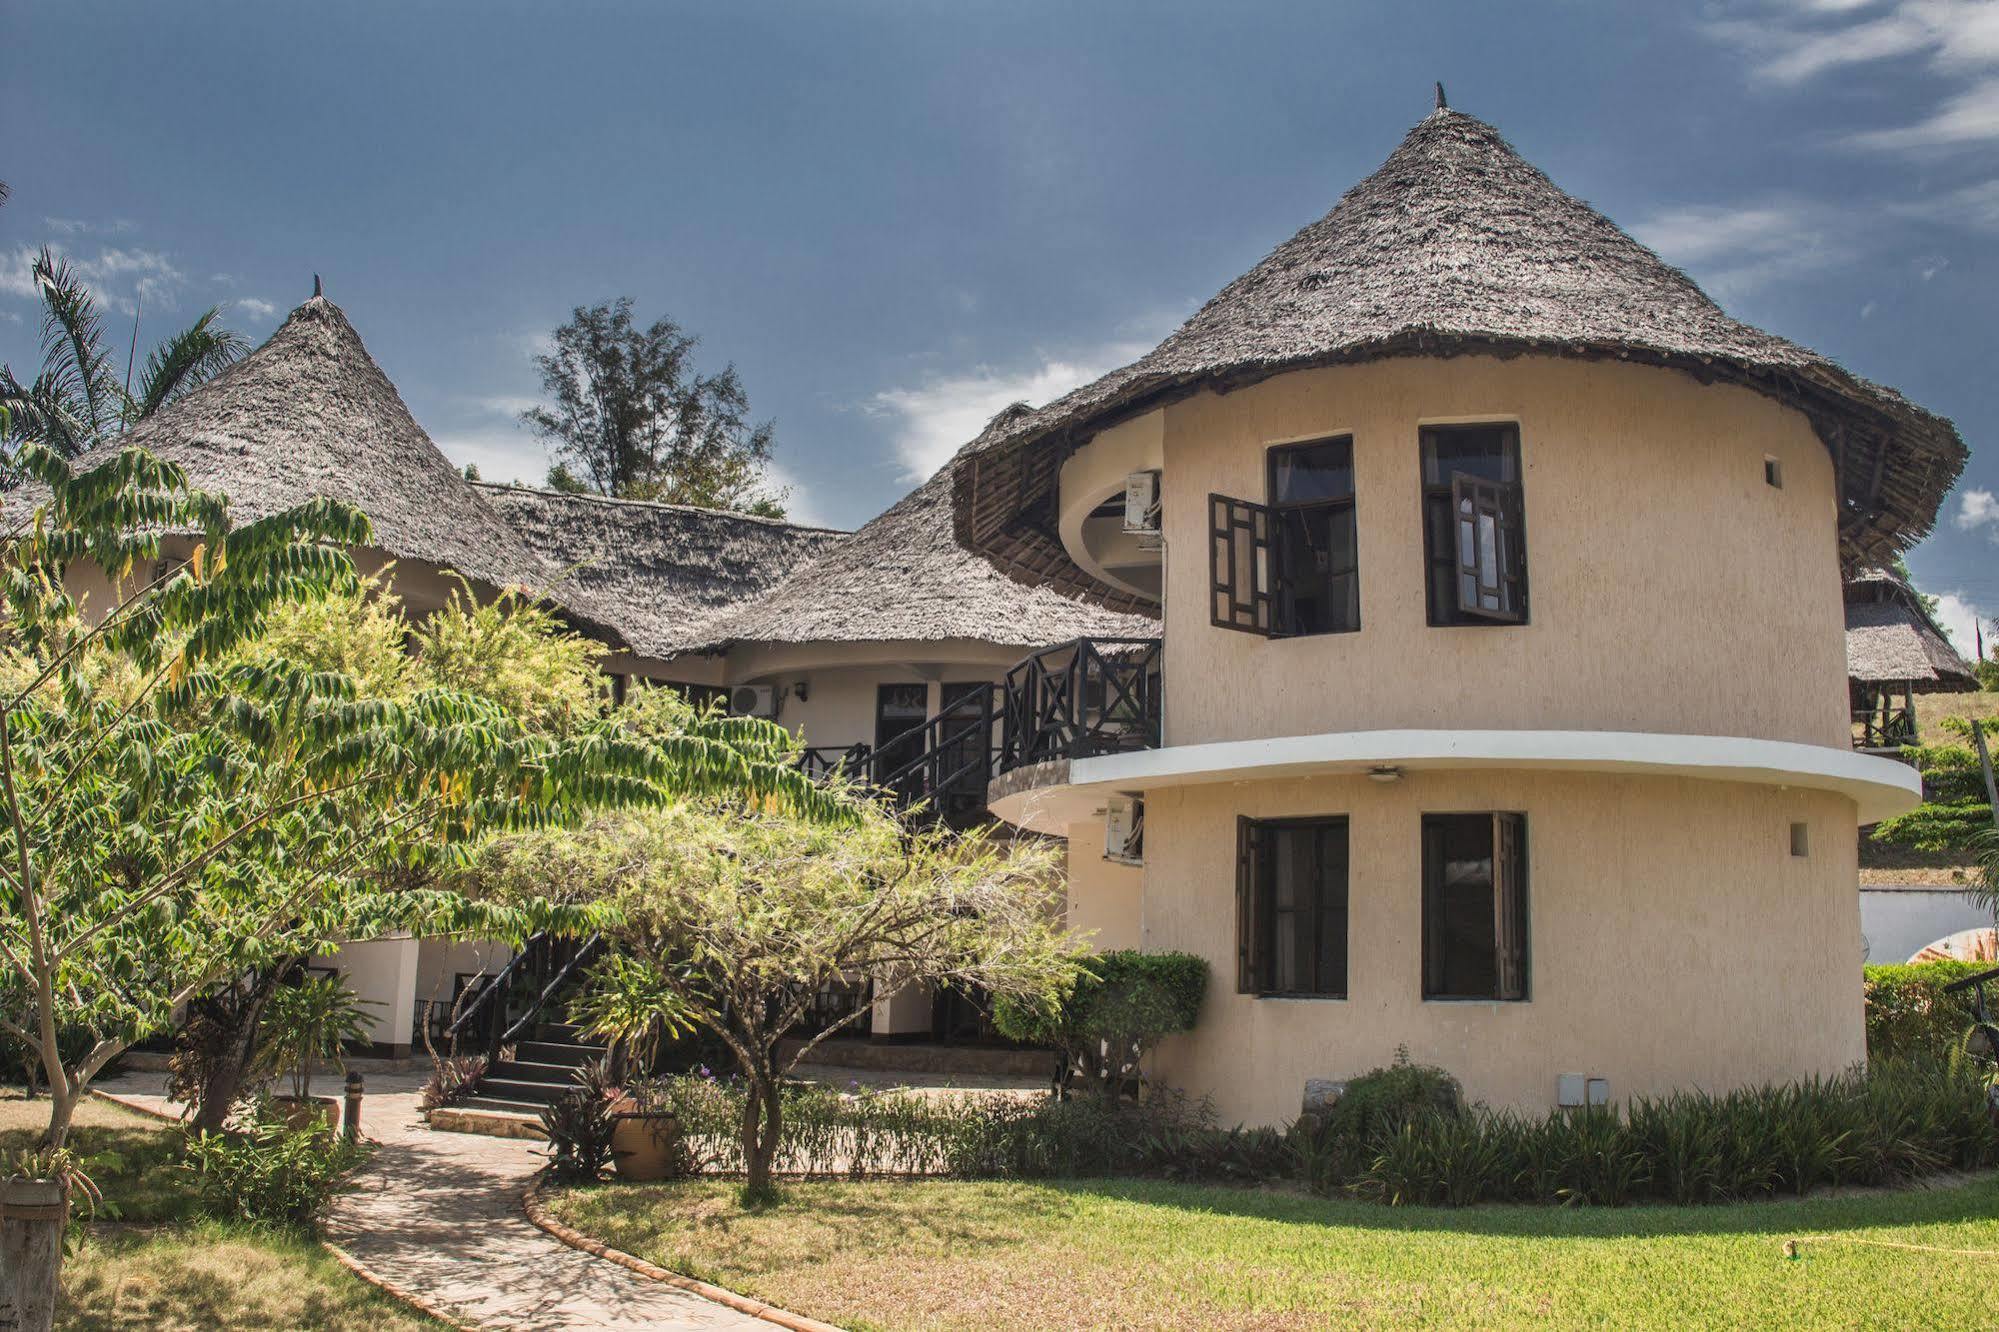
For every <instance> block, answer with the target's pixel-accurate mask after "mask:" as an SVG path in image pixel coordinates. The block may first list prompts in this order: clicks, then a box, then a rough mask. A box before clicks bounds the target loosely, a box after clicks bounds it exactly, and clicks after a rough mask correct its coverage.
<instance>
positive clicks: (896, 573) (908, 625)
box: [701, 464, 1159, 651]
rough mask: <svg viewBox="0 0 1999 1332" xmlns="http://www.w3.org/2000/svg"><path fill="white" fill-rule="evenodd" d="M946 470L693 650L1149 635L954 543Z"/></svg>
mask: <svg viewBox="0 0 1999 1332" xmlns="http://www.w3.org/2000/svg"><path fill="white" fill-rule="evenodd" d="M954 466H955V464H951V465H947V466H946V467H944V469H943V470H941V471H939V472H938V473H937V475H936V476H934V477H932V478H930V480H929V481H927V482H925V483H924V484H923V485H922V486H920V487H918V488H917V489H916V490H915V491H914V492H912V493H911V494H909V495H907V496H905V497H904V498H903V499H902V500H901V502H899V503H897V504H896V505H895V506H894V507H893V508H891V509H889V510H888V512H886V513H884V514H882V515H881V516H880V517H879V518H876V519H875V520H874V521H872V522H870V523H868V524H867V525H866V526H864V527H862V528H861V530H860V531H858V532H856V533H854V535H853V536H852V537H851V538H849V539H848V540H847V541H846V542H844V543H842V544H840V545H838V546H835V547H833V548H832V549H831V550H829V551H827V552H826V553H825V554H823V555H821V556H820V558H819V559H818V560H816V561H815V562H814V563H812V564H809V565H807V566H806V567H804V568H803V569H801V570H799V571H798V572H797V573H794V574H793V575H791V577H789V578H787V579H785V580H784V582H782V583H780V584H778V585H777V586H776V587H775V588H773V589H771V590H770V591H769V592H767V593H765V594H764V595H763V596H760V597H758V598H756V599H755V600H753V601H750V602H748V603H747V604H745V605H744V606H742V607H741V608H739V609H737V610H734V611H730V612H725V613H724V614H722V615H721V616H720V617H718V618H717V619H715V620H714V621H712V622H711V623H710V624H709V625H708V626H707V630H706V636H707V637H708V639H709V641H708V642H707V643H705V644H703V645H701V646H702V647H703V648H704V649H705V650H708V651H720V650H722V649H725V648H727V647H728V646H730V645H731V644H734V643H854V642H911V641H936V640H939V639H951V638H968V639H976V640H978V641H981V642H986V643H997V644H1001V645H1003V646H1009V647H1040V646H1043V645H1044V644H1048V643H1059V642H1063V641H1065V640H1068V639H1071V638H1082V637H1090V636H1095V637H1141V636H1151V635H1155V634H1157V633H1158V632H1159V622H1158V621H1157V620H1155V619H1152V618H1150V617H1148V616H1145V615H1132V614H1120V613H1118V612H1116V611H1111V610H1106V609H1103V608H1101V607H1098V606H1095V605H1091V604H1088V603H1086V602H1083V601H1080V600H1077V599H1076V598H1073V597H1069V596H1064V595H1062V594H1061V593H1059V592H1057V591H1055V590H1054V589H1052V588H1045V587H1043V588H1032V589H1029V588H1023V587H1022V586H1021V585H1020V584H1019V583H1017V582H1014V581H1013V580H1011V579H1009V578H1007V577H1006V576H1005V575H1004V574H1002V573H1000V571H999V570H997V569H995V568H994V567H993V566H992V564H991V563H989V562H988V561H986V560H985V559H983V558H981V557H980V556H978V555H975V554H973V553H972V552H971V551H969V550H966V549H965V548H964V547H963V546H961V545H959V544H958V542H957V540H956V539H955V537H954V536H953V533H952V528H951V482H952V468H953V467H954ZM1134 604H1136V603H1134Z"/></svg>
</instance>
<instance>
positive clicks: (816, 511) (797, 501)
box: [764, 462, 840, 527]
mask: <svg viewBox="0 0 1999 1332" xmlns="http://www.w3.org/2000/svg"><path fill="white" fill-rule="evenodd" d="M764 479H765V480H766V481H767V482H768V483H769V485H770V488H771V489H772V490H781V491H784V492H785V496H784V516H785V520H786V521H787V522H794V523H798V524H801V525H802V526H805V527H838V526H839V525H840V524H838V523H836V522H833V521H832V520H831V519H830V518H828V517H827V516H826V514H825V511H824V510H822V509H820V508H819V506H818V504H817V503H816V502H815V501H814V500H813V498H812V491H811V489H810V488H809V487H808V486H807V485H806V484H805V483H804V482H803V481H802V480H800V479H799V477H798V474H797V473H795V472H793V471H792V470H791V469H790V468H788V467H786V466H784V464H782V463H775V462H774V463H772V464H771V465H770V466H769V467H767V468H765V469H764Z"/></svg>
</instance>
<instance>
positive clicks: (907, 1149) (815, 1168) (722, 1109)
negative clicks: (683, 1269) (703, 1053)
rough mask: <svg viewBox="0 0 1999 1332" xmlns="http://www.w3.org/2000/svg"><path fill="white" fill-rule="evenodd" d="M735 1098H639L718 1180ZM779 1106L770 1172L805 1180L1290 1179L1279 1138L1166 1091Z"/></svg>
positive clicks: (656, 1086)
mask: <svg viewBox="0 0 1999 1332" xmlns="http://www.w3.org/2000/svg"><path fill="white" fill-rule="evenodd" d="M743 1096H744V1091H743V1084H742V1083H741V1082H740V1081H738V1080H736V1079H733V1078H715V1077H704V1076H700V1075H690V1076H681V1077H672V1078H664V1079H660V1080H658V1081H657V1082H655V1083H652V1084H650V1085H649V1086H648V1087H647V1088H645V1089H644V1091H643V1093H642V1099H644V1100H645V1101H646V1102H648V1103H649V1104H657V1105H661V1106H663V1107H665V1108H668V1109H671V1110H672V1111H673V1113H674V1114H675V1116H676V1117H677V1118H678V1120H679V1122H680V1126H681V1129H682V1132H683V1133H684V1134H685V1136H686V1140H687V1142H688V1144H689V1149H690V1153H691V1162H692V1165H693V1168H694V1169H695V1170H697V1171H700V1172H707V1173H719V1174H740V1173H742V1171H743V1168H744V1166H743V1159H742V1147H741V1144H740V1142H739V1141H738V1134H737V1127H738V1125H739V1124H740V1122H741V1119H742V1113H743ZM783 1106H784V1119H783V1132H782V1135H781V1138H780V1142H779V1146H778V1152H777V1169H778V1170H779V1171H782V1172H785V1173H788V1174H792V1175H796V1176H800V1177H804V1178H809V1179H814V1178H816V1179H825V1178H853V1179H859V1178H868V1177H878V1176H896V1175H914V1174H925V1175H930V1174H943V1175H958V1176H966V1177H974V1178H1000V1179H1045V1178H1076V1177H1088V1176H1102V1175H1163V1176H1167V1177H1171V1178H1182V1179H1217V1180H1237V1181H1241V1182H1251V1181H1254V1180H1259V1179H1267V1178H1272V1177H1274V1176H1279V1175H1283V1174H1288V1173H1289V1169H1290V1149H1289V1146H1288V1144H1287V1143H1286V1140H1285V1137H1284V1135H1283V1134H1282V1133H1280V1132H1278V1131H1276V1130H1272V1129H1242V1128H1236V1129H1230V1130H1222V1129H1219V1128H1217V1127H1216V1126H1215V1123H1214V1115H1213V1113H1212V1111H1211V1110H1210V1108H1209V1107H1208V1106H1207V1105H1206V1104H1205V1103H1204V1102H1198V1101H1190V1100H1188V1099H1187V1098H1186V1097H1184V1096H1181V1095H1178V1094H1176V1093H1171V1092H1160V1093H1156V1094H1154V1095H1151V1096H1149V1097H1147V1098H1146V1099H1145V1100H1142V1101H1132V1100H1127V1099H1123V1098H1118V1097H1098V1096H1089V1097H1078V1098H1075V1099H1073V1100H1056V1099H1054V1098H1052V1097H1037V1098H1032V1099H1023V1098H1021V1097H1018V1096H1014V1095H1009V1094H1004V1093H995V1094H991V1095H983V1096H962V1097H952V1098H949V1099H936V1098H930V1097H924V1096H920V1095H911V1094H909V1093H906V1092H897V1091H888V1092H868V1091H864V1090H862V1089H861V1088H859V1087H852V1088H850V1089H849V1090H848V1091H846V1092H844V1093H843V1092H840V1091H838V1090H836V1089H833V1088H829V1087H825V1086H819V1085H812V1084H797V1083H789V1084H786V1086H785V1088H784V1099H783Z"/></svg>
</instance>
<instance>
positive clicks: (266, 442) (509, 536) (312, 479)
mask: <svg viewBox="0 0 1999 1332" xmlns="http://www.w3.org/2000/svg"><path fill="white" fill-rule="evenodd" d="M130 447H138V448H143V449H146V450H148V451H149V452H151V453H153V454H155V455H156V456H158V457H161V458H164V459H167V460H169V461H171V462H174V463H177V464H179V465H180V466H181V467H182V468H183V469H184V470H185V471H186V472H187V475H188V480H189V483H190V484H191V485H194V486H196V487H198V488H200V489H203V490H212V491H217V492H220V493H222V494H225V495H227V496H228V497H229V508H230V513H231V515H232V517H234V519H235V520H236V521H237V522H239V523H240V522H246V521H249V520H252V519H255V518H259V517H263V516H265V515H267V514H271V513H276V512H278V511H280V510H282V509H286V508H289V507H291V506H293V505H296V504H301V503H304V502H305V501H307V500H310V499H313V498H316V497H321V496H324V497H327V498H331V499H339V500H345V501H347V502H349V503H351V504H354V505H356V506H357V507H359V508H360V509H361V511H362V512H364V513H366V514H367V515H368V518H369V520H370V521H371V522H372V523H373V524H374V529H375V545H376V546H378V547H379V548H381V549H382V550H383V551H385V552H387V553H388V554H389V555H392V556H394V557H395V558H396V559H398V560H406V561H410V560H414V561H422V562H424V563H427V564H432V565H436V566H438V567H440V568H445V569H451V570H455V571H456V572H458V573H459V574H462V575H463V576H465V577H467V578H470V579H473V580H475V581H477V582H480V583H484V584H487V585H489V586H490V587H493V588H505V587H509V586H515V585H521V586H527V587H532V588H536V589H541V590H545V591H546V595H547V596H548V597H549V599H550V600H551V601H553V602H554V603H556V604H557V605H558V606H559V607H560V608H561V609H562V610H564V611H566V612H568V613H569V614H570V615H571V616H572V617H573V618H575V619H577V620H580V621H582V622H583V623H584V624H586V625H588V626H590V627H591V628H593V629H596V630H598V631H600V632H606V633H608V634H610V635H614V636H621V634H620V630H619V627H618V623H617V615H616V611H615V608H614V607H609V606H603V605H599V604H598V603H597V602H596V601H595V599H593V598H592V597H591V596H590V595H589V593H588V592H587V591H585V590H584V589H582V588H578V587H554V588H550V586H549V585H550V584H551V583H553V582H554V581H555V580H556V571H555V570H554V569H553V568H552V567H551V566H548V565H545V564H544V563H543V562H542V561H541V560H540V559H538V558H536V556H535V555H534V553H533V552H532V551H530V550H529V549H528V547H527V545H526V543H525V542H523V541H522V540H521V538H520V536H519V535H518V534H516V533H515V531H514V530H513V528H511V527H509V526H508V525H507V523H506V522H505V521H504V520H502V518H501V517H500V515H499V514H498V513H497V512H496V511H495V510H494V509H493V507H492V506H491V505H489V504H487V503H486V502H485V500H484V499H483V498H481V496H480V495H479V493H478V492H477V491H476V490H474V489H473V487H472V485H471V483H469V482H467V481H466V480H465V478H464V477H463V476H462V475H461V474H460V473H459V471H458V469H457V468H456V467H454V466H452V464H451V462H450V460H449V459H447V458H446V457H445V456H444V455H443V454H442V453H440V452H439V451H438V448H437V446H436V445H435V444H433V443H432V442H431V440H430V436H428V435H426V434H425V433H424V431H423V427H421V426H419V425H418V424H417V423H416V419H415V418H414V417H412V416H411V415H410V412H409V408H408V407H406V406H405V405H404V404H403V400H402V395H401V394H399V393H397V392H396V386H395V385H394V384H392V383H390V382H389V377H388V376H387V375H385V374H383V373H382V369H381V367H380V366H378V365H376V364H375V361H374V358H373V357H371V356H369V355H368V349H367V348H366V347H364V346H363V345H362V343H361V337H360V335H359V334H357V333H356V332H355V331H354V326H353V325H352V324H350V323H348V322H347V316H346V315H345V314H343V313H342V312H341V310H340V307H339V306H337V305H335V304H333V302H331V301H329V300H327V299H326V298H325V297H324V296H314V297H313V298H312V299H310V300H308V301H307V302H306V303H305V304H303V305H301V306H299V307H298V308H297V309H296V310H293V311H292V312H291V316H290V317H289V318H287V319H286V320H285V322H284V323H283V325H281V326H280V327H279V328H278V330H277V332H275V333H273V334H272V335H271V337H270V339H269V340H268V341H267V342H265V343H264V344H263V345H262V346H260V347H258V348H257V349H256V350H255V351H253V352H251V353H250V354H249V355H248V356H246V357H244V358H243V359H242V360H241V361H238V362H237V363H236V364H235V365H233V366H231V367H229V369H227V370H225V371H223V372H222V373H221V374H219V375H217V376H216V377H215V378H214V379H212V380H210V381H209V382H208V383H206V384H204V385H202V386H201V387H200V388H198V389H196V390H195V391H194V392H192V393H190V394H188V395H187V396H186V397H184V398H182V399H180V400H179V401H178V402H175V403H172V404H170V405H169V406H166V407H163V408H161V409H160V410H159V411H158V412H156V413H155V414H154V415H152V416H151V417H149V418H147V419H146V420H145V421H142V422H140V423H139V424H138V425H136V426H134V427H133V428H132V429H130V430H128V431H127V432H125V434H123V435H122V436H120V437H119V438H118V439H117V440H116V441H115V442H113V443H111V444H107V445H105V446H104V448H103V449H101V450H99V451H98V454H102V455H108V454H109V453H110V452H112V451H114V450H117V449H124V448H130ZM95 460H96V457H95V456H93V455H86V456H85V457H84V458H82V459H80V460H79V462H78V464H77V465H78V466H79V467H88V466H90V465H91V464H92V463H93V462H94V461H95ZM24 494H25V492H24ZM26 498H28V499H29V500H30V501H32V498H33V497H32V495H31V494H26Z"/></svg>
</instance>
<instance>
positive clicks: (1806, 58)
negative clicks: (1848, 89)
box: [1703, 0, 1999, 151]
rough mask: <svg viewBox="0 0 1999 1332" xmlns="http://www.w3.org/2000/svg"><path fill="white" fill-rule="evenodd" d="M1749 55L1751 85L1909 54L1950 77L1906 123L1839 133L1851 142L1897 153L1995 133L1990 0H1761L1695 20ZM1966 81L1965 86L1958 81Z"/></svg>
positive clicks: (1998, 102) (1998, 109) (1997, 40)
mask: <svg viewBox="0 0 1999 1332" xmlns="http://www.w3.org/2000/svg"><path fill="white" fill-rule="evenodd" d="M1703 27H1704V30H1705V31H1706V33H1707V35H1708V36H1709V37H1710V38H1712V39H1714V40H1715V41H1717V42H1719V43H1721V44H1723V45H1725V46H1728V47H1732V48H1734V49H1735V50H1736V51H1738V52H1740V53H1742V54H1743V55H1744V56H1746V57H1747V58H1748V59H1749V61H1750V62H1751V63H1752V65H1753V67H1754V71H1755V76H1756V78H1757V80H1758V82H1759V83H1771V82H1774V83H1777V84H1781V85H1787V86H1796V85H1799V84H1802V83H1805V82H1807V81H1809V80H1811V79H1813V78H1816V77H1818V76H1820V75H1823V74H1827V73H1830V72H1835V71H1840V70H1844V69H1847V68H1849V67H1854V66H1863V65H1873V64H1877V63H1883V62H1892V61H1898V60H1899V61H1918V62H1920V63H1921V64H1922V65H1924V66H1926V67H1927V69H1928V71H1929V72H1930V73H1931V74H1933V75H1938V76H1943V77H1944V78H1946V79H1949V80H1951V83H1949V84H1946V85H1944V87H1943V88H1942V89H1940V91H1944V92H1947V93H1948V95H1947V96H1946V97H1945V100H1944V101H1943V102H1942V103H1941V104H1940V105H1939V106H1938V107H1937V108H1936V109H1935V110H1934V111H1932V112H1931V113H1930V114H1929V115H1928V116H1926V117H1924V118H1922V119H1919V120H1917V121H1915V122H1914V123H1912V124H1906V125H1899V126H1895V127H1892V128H1887V129H1876V130H1866V131H1862V132H1860V133H1855V134H1849V135H1847V136H1846V137H1845V139H1844V140H1843V142H1844V143H1845V144H1846V145H1847V146H1848V147H1852V148H1859V149H1868V150H1881V149H1885V150H1891V151H1901V150H1907V149H1912V148H1944V147H1951V146H1956V145H1962V144H1975V143H1986V142H1990V141H1992V140H1995V139H1999V80H1995V79H1994V78H1993V72H1994V71H1995V70H1999V0H1893V2H1892V3H1889V4H1887V5H1886V6H1885V7H1883V6H1882V5H1879V4H1876V3H1872V2H1871V0H1762V3H1760V4H1752V5H1751V6H1749V8H1748V9H1747V15H1746V16H1745V17H1734V18H1727V19H1721V20H1716V21H1713V22H1709V23H1707V24H1705V25H1703ZM1961 80H1970V81H1971V82H1970V83H1969V85H1968V86H1966V85H1965V84H1964V83H1962V82H1959V81H1961Z"/></svg>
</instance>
